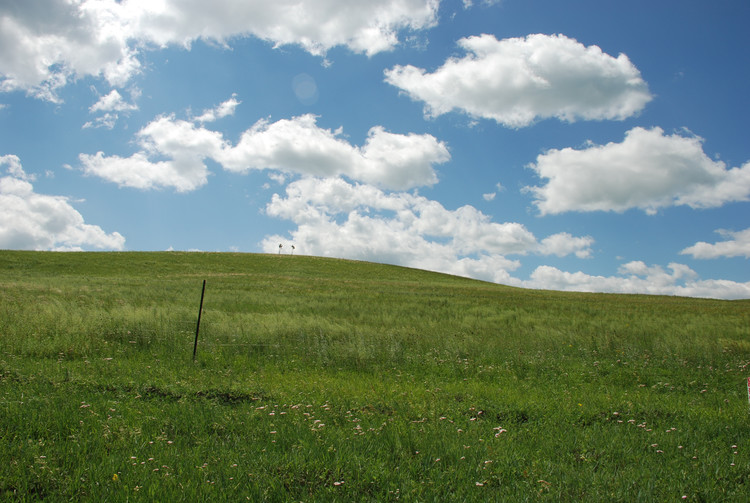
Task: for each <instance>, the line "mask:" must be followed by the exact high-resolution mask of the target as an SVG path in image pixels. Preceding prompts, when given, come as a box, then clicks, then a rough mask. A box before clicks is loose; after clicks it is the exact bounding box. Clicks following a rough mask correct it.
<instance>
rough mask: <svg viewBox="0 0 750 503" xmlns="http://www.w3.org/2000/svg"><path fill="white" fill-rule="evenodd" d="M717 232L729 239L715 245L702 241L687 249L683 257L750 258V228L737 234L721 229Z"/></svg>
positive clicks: (682, 252)
mask: <svg viewBox="0 0 750 503" xmlns="http://www.w3.org/2000/svg"><path fill="white" fill-rule="evenodd" d="M716 232H718V233H719V234H720V235H722V236H724V237H726V238H729V239H727V240H726V241H719V242H718V243H714V244H711V243H706V242H704V241H701V242H698V243H695V244H694V245H693V246H690V247H688V248H685V249H684V250H682V251H681V252H680V253H681V254H683V255H692V256H693V257H695V258H699V259H712V258H719V257H745V258H750V228H748V229H745V230H743V231H737V232H733V231H728V230H724V229H720V230H718V231H716Z"/></svg>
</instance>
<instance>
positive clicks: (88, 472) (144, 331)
mask: <svg viewBox="0 0 750 503" xmlns="http://www.w3.org/2000/svg"><path fill="white" fill-rule="evenodd" d="M204 279H205V280H206V283H207V288H206V293H205V301H204V310H203V316H202V321H201V333H200V337H199V342H198V351H197V358H196V361H195V362H193V361H192V356H193V342H194V337H195V322H196V318H197V312H198V303H199V300H200V295H201V286H202V282H203V280H204ZM748 365H750V302H749V301H717V300H704V299H687V298H676V297H655V296H636V295H604V294H575V293H560V292H551V291H533V290H523V289H517V288H510V287H506V286H501V285H495V284H490V283H484V282H479V281H474V280H469V279H464V278H457V277H453V276H448V275H443V274H437V273H431V272H426V271H420V270H415V269H407V268H401V267H394V266H386V265H379V264H371V263H364V262H354V261H345V260H334V259H323V258H316V257H305V256H289V255H248V254H224V253H173V252H169V253H167V252H164V253H41V252H11V251H2V252H0V455H2V459H4V460H5V462H3V463H0V496H1V497H4V498H8V499H11V500H14V499H16V500H36V499H46V500H51V501H55V500H70V499H76V500H78V499H85V498H88V499H91V500H97V501H101V500H110V501H125V500H140V499H142V500H144V501H147V500H160V501H167V500H168V501H174V500H184V501H201V500H216V499H226V500H232V501H237V500H241V499H245V498H249V499H250V500H252V501H262V500H268V501H289V500H303V501H326V500H341V501H352V500H357V501H367V500H372V501H391V500H393V501H395V500H406V501H425V500H429V501H433V500H439V501H448V500H450V501H454V500H466V501H487V500H507V501H517V500H537V499H538V500H548V501H561V500H562V501H578V500H607V501H633V500H658V501H663V500H673V499H680V500H681V499H682V497H683V496H687V499H688V500H704V501H719V500H722V501H745V500H747V498H748V495H750V487H748V484H750V428H749V427H748V421H750V419H748V417H749V416H748V410H749V409H748V398H747V388H746V379H747V377H748V376H750V368H748Z"/></svg>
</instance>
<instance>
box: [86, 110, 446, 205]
mask: <svg viewBox="0 0 750 503" xmlns="http://www.w3.org/2000/svg"><path fill="white" fill-rule="evenodd" d="M316 121H317V118H316V117H315V116H314V115H302V116H299V117H293V118H291V119H282V120H279V121H276V122H269V121H267V120H261V121H258V122H257V123H256V124H255V125H253V126H252V127H251V128H249V129H248V130H246V131H245V132H244V133H243V134H242V135H241V137H240V140H239V141H238V142H237V144H236V145H231V144H230V143H229V142H227V141H226V140H224V138H223V135H222V134H221V133H219V132H216V131H212V130H209V129H207V128H205V127H203V126H196V125H195V124H194V123H192V122H189V121H184V120H177V119H175V118H174V117H173V116H163V117H159V118H157V119H155V120H154V121H152V122H151V123H150V124H148V125H147V126H146V127H144V128H143V129H142V130H141V131H139V132H138V133H137V138H138V143H139V144H140V145H141V147H142V150H141V151H140V152H137V153H135V154H133V155H132V156H130V157H127V158H123V157H119V156H106V155H105V154H104V153H102V152H98V153H97V154H95V155H89V154H81V155H80V156H79V157H80V160H81V163H82V165H83V168H84V171H85V172H86V173H88V174H93V175H97V176H100V177H102V178H104V179H107V180H109V181H112V182H115V183H117V184H119V185H121V186H125V187H134V188H138V189H155V188H174V189H175V190H177V191H179V192H187V191H191V190H195V189H197V188H199V187H201V186H203V185H205V184H206V183H207V180H208V179H207V176H208V173H209V172H208V167H207V166H206V164H205V160H206V159H212V160H214V161H215V162H217V163H219V164H220V165H221V166H222V167H223V168H224V169H226V170H228V171H232V172H236V173H246V172H248V171H250V170H272V171H278V172H282V173H289V174H295V175H303V176H339V175H344V176H347V177H349V178H351V179H353V180H358V181H363V182H367V183H371V184H374V185H378V186H380V187H383V188H389V189H408V188H413V187H418V186H424V185H432V184H434V183H436V182H437V174H436V173H435V169H434V165H435V164H440V163H444V162H446V161H448V160H449V159H450V153H449V152H448V148H447V147H446V146H445V144H443V143H442V142H440V141H438V140H437V139H435V137H433V136H431V135H417V134H406V135H402V134H396V133H390V132H388V131H386V130H385V129H383V128H382V127H380V126H375V127H373V128H371V129H370V132H369V134H368V137H367V140H366V141H365V143H364V145H362V146H361V147H358V146H355V145H352V144H350V143H349V142H347V141H346V140H344V139H343V138H341V135H340V133H341V130H338V131H331V130H329V129H323V128H321V127H319V126H318V125H317V123H316ZM164 158H166V159H164Z"/></svg>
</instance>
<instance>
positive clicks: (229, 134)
mask: <svg viewBox="0 0 750 503" xmlns="http://www.w3.org/2000/svg"><path fill="white" fill-rule="evenodd" d="M748 21H750V4H748V2H746V1H744V0H727V1H722V2H704V1H697V0H696V1H693V0H688V1H685V0H680V1H676V0H675V1H670V0H665V1H661V2H652V1H649V2H647V1H640V0H639V1H633V2H626V3H624V2H609V1H601V0H570V1H566V2H560V1H558V0H501V1H482V0H473V1H468V0H463V1H460V0H455V1H451V0H443V1H438V0H400V1H396V0H371V1H368V2H364V3H358V2H350V1H348V0H317V1H316V0H295V1H291V0H289V1H286V0H278V1H275V2H263V1H254V0H216V1H214V2H193V1H188V0H162V1H160V2H154V1H152V0H121V1H114V0H34V1H30V2H3V3H2V4H0V248H3V249H37V250H203V251H239V252H267V253H279V251H280V252H281V253H292V251H293V252H294V253H295V254H302V255H319V256H330V257H342V258H351V259H358V260H368V261H375V262H384V263H390V264H397V265H404V266H409V267H417V268H423V269H429V270H435V271H441V272H446V273H451V274H457V275H462V276H468V277H473V278H478V279H482V280H487V281H493V282H498V283H503V284H509V285H514V286H521V287H527V288H544V289H555V290H576V291H596V292H625V293H653V294H666V295H687V296H697V297H714V298H727V299H734V298H750V268H749V267H748V258H749V257H750V218H748V216H750V211H749V210H750V203H749V201H750V141H748V139H749V138H748V132H747V131H748V129H747V122H746V121H747V117H748V116H750V100H749V99H748V86H747V82H748V81H750V58H749V57H748V48H750V32H748V30H747V29H746V26H747V23H748ZM279 244H281V245H283V246H282V248H281V250H279ZM292 246H294V249H292Z"/></svg>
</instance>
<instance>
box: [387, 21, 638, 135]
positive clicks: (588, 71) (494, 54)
mask: <svg viewBox="0 0 750 503" xmlns="http://www.w3.org/2000/svg"><path fill="white" fill-rule="evenodd" d="M458 44H459V46H460V47H461V48H462V49H464V50H465V51H466V52H467V53H468V54H467V55H466V56H464V57H462V58H451V59H448V60H447V61H446V62H445V63H444V64H443V66H441V67H440V68H438V69H437V70H436V71H434V72H433V73H427V72H426V71H425V70H424V69H421V68H416V67H414V66H411V65H407V66H396V67H394V68H392V69H390V70H386V71H385V80H386V82H388V83H389V84H392V85H394V86H396V87H399V88H400V89H403V90H404V91H405V92H406V93H407V94H408V95H409V96H410V97H411V98H412V99H414V100H419V101H423V102H424V103H425V114H426V115H428V116H432V117H436V116H439V115H441V114H444V113H447V112H450V111H452V110H460V111H462V112H465V113H467V114H469V115H471V116H472V117H482V118H487V119H493V120H495V121H497V122H498V123H500V124H503V125H505V126H509V127H523V126H528V125H529V124H531V123H533V122H534V121H535V120H537V119H545V118H550V117H556V118H558V119H560V120H564V121H568V122H573V121H576V120H579V119H586V120H592V119H593V120H601V119H624V118H626V117H630V116H632V115H634V114H637V113H638V112H639V111H640V110H642V109H643V107H644V106H645V105H646V103H648V102H649V101H650V100H651V94H650V93H649V91H648V87H647V85H646V83H645V82H644V81H643V79H642V78H641V74H640V72H639V71H638V69H637V68H636V67H635V66H634V65H633V64H632V63H631V62H630V60H629V59H628V57H627V56H625V55H624V54H620V55H619V56H618V57H616V58H615V57H612V56H610V55H608V54H606V53H604V52H602V50H601V49H600V48H599V47H597V46H589V47H585V46H584V45H583V44H581V43H579V42H577V41H575V40H573V39H570V38H567V37H565V36H563V35H556V36H550V35H542V34H535V35H529V36H527V37H525V38H510V39H504V40H497V39H496V38H495V37H494V36H492V35H481V36H475V37H468V38H464V39H461V40H459V42H458Z"/></svg>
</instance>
